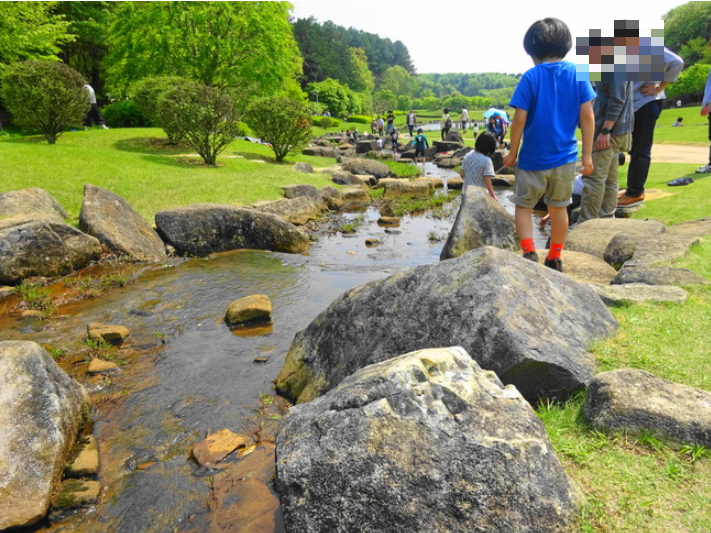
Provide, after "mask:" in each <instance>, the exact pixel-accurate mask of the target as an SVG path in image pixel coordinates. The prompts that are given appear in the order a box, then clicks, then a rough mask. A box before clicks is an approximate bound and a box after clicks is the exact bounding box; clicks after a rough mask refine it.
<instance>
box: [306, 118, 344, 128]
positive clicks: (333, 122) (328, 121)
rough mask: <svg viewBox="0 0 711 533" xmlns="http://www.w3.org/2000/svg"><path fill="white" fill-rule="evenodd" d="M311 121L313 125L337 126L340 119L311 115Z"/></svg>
mask: <svg viewBox="0 0 711 533" xmlns="http://www.w3.org/2000/svg"><path fill="white" fill-rule="evenodd" d="M311 122H312V124H313V125H314V126H320V127H322V128H337V127H338V126H339V125H340V124H341V121H340V120H338V119H337V118H333V117H319V116H314V117H311Z"/></svg>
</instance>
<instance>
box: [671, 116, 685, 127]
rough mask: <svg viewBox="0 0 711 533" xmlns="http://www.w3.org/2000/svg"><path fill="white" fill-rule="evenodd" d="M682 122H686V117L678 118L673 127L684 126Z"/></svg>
mask: <svg viewBox="0 0 711 533" xmlns="http://www.w3.org/2000/svg"><path fill="white" fill-rule="evenodd" d="M682 122H684V117H679V118H677V119H676V121H675V122H674V124H672V128H678V127H679V126H683V124H682Z"/></svg>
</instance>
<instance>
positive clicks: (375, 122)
mask: <svg viewBox="0 0 711 533" xmlns="http://www.w3.org/2000/svg"><path fill="white" fill-rule="evenodd" d="M377 132H378V120H377V119H375V118H374V119H373V120H372V121H371V122H370V133H372V134H373V135H375V134H376V133H377Z"/></svg>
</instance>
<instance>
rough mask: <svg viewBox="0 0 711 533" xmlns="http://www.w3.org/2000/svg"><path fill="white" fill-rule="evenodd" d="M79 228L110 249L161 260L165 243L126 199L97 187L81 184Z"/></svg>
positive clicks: (144, 258)
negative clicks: (82, 195) (82, 185)
mask: <svg viewBox="0 0 711 533" xmlns="http://www.w3.org/2000/svg"><path fill="white" fill-rule="evenodd" d="M79 223H80V225H81V228H82V229H83V230H84V231H86V232H87V233H88V234H89V235H93V236H94V237H96V238H97V239H99V242H101V244H103V245H104V246H106V247H107V248H108V249H109V250H111V251H112V252H116V253H118V254H121V255H129V256H131V257H132V258H133V259H136V260H138V261H162V260H163V259H165V257H166V254H165V244H163V241H162V240H161V238H160V237H159V236H158V234H157V233H156V232H155V230H154V229H153V228H152V227H150V226H149V225H148V223H147V222H146V221H145V220H144V219H143V217H141V215H139V214H138V212H136V211H135V210H134V209H133V208H132V207H131V206H130V205H129V204H128V202H127V201H126V200H124V199H123V198H122V197H121V196H119V195H118V194H115V193H113V192H111V191H107V190H106V189H102V188H101V187H96V186H94V185H88V184H87V185H84V201H83V203H82V206H81V212H80V213H79Z"/></svg>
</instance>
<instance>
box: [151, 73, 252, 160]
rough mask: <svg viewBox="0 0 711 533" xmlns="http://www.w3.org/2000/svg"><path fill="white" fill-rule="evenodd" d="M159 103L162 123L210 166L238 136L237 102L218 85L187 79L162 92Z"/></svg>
mask: <svg viewBox="0 0 711 533" xmlns="http://www.w3.org/2000/svg"><path fill="white" fill-rule="evenodd" d="M157 106H158V114H159V121H160V124H161V125H162V126H163V127H168V128H170V129H171V130H173V131H177V132H178V133H179V134H180V135H181V136H182V138H183V139H184V142H185V143H186V144H188V146H190V147H191V148H192V149H193V150H195V151H196V152H197V153H198V154H199V155H200V157H202V159H203V161H204V162H205V164H206V165H215V164H216V163H217V156H218V155H219V154H220V153H221V152H222V151H223V150H224V149H225V148H227V145H228V144H230V143H231V142H232V141H233V140H234V137H235V135H237V131H238V126H239V120H238V114H237V106H236V102H235V101H234V99H233V98H232V97H231V96H230V95H229V94H227V93H226V92H224V91H221V90H219V89H215V88H214V87H208V86H206V85H202V84H199V83H196V82H194V81H190V80H185V82H184V83H183V84H181V85H176V86H174V87H172V88H170V89H168V90H166V91H164V92H163V93H161V97H160V99H159V101H158V102H157Z"/></svg>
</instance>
